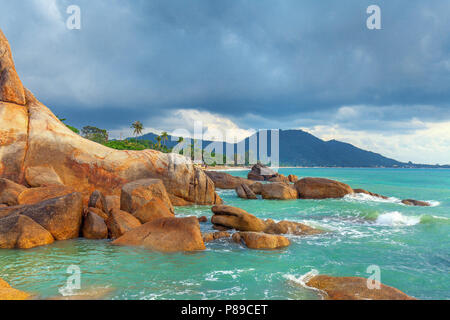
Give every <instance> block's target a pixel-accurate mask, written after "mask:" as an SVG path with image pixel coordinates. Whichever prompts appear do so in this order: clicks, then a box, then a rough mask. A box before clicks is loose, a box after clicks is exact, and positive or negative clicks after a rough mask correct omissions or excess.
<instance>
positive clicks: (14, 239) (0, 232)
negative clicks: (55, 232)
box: [0, 214, 54, 249]
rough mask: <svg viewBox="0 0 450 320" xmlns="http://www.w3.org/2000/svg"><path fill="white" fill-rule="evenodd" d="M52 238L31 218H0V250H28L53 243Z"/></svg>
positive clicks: (21, 216) (16, 215)
mask: <svg viewBox="0 0 450 320" xmlns="http://www.w3.org/2000/svg"><path fill="white" fill-rule="evenodd" d="M53 241H54V239H53V236H52V235H51V234H50V232H48V231H47V230H45V229H44V228H43V227H42V226H41V225H39V224H38V223H36V222H35V221H33V220H32V219H31V218H29V217H27V216H24V215H19V214H12V215H9V216H7V217H4V218H0V248H2V249H30V248H34V247H38V246H43V245H47V244H50V243H53Z"/></svg>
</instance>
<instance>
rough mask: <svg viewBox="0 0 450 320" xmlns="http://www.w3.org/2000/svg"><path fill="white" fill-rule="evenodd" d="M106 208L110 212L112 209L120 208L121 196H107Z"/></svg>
mask: <svg viewBox="0 0 450 320" xmlns="http://www.w3.org/2000/svg"><path fill="white" fill-rule="evenodd" d="M105 199H106V209H105V212H106V213H109V212H110V211H111V210H112V209H114V208H116V209H120V197H119V196H106V197H105Z"/></svg>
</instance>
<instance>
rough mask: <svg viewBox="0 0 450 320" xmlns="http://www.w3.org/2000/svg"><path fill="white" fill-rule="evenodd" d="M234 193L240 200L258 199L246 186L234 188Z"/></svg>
mask: <svg viewBox="0 0 450 320" xmlns="http://www.w3.org/2000/svg"><path fill="white" fill-rule="evenodd" d="M236 193H237V195H238V197H239V198H242V199H258V197H257V196H256V194H255V193H254V192H253V191H252V189H250V188H249V187H248V186H247V185H246V184H241V185H240V186H238V187H237V188H236Z"/></svg>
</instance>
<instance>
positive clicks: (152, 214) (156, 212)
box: [133, 198, 174, 223]
mask: <svg viewBox="0 0 450 320" xmlns="http://www.w3.org/2000/svg"><path fill="white" fill-rule="evenodd" d="M133 216H135V217H136V218H137V219H138V220H139V221H140V222H141V223H147V222H150V221H152V220H155V219H159V218H170V217H174V214H173V212H172V211H171V209H170V207H169V206H168V205H167V203H165V202H163V201H162V200H161V199H159V198H154V199H152V200H150V201H149V202H147V203H146V204H145V205H143V206H141V207H139V208H138V209H137V210H136V211H135V212H134V213H133Z"/></svg>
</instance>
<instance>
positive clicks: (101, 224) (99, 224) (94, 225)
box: [82, 211, 108, 239]
mask: <svg viewBox="0 0 450 320" xmlns="http://www.w3.org/2000/svg"><path fill="white" fill-rule="evenodd" d="M82 234H83V237H84V238H86V239H107V238H108V227H107V226H106V223H105V220H103V218H102V217H100V216H99V215H97V214H95V213H94V212H92V211H88V213H87V215H86V216H85V217H84V221H83V229H82Z"/></svg>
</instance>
